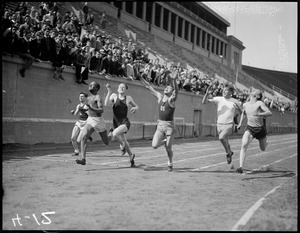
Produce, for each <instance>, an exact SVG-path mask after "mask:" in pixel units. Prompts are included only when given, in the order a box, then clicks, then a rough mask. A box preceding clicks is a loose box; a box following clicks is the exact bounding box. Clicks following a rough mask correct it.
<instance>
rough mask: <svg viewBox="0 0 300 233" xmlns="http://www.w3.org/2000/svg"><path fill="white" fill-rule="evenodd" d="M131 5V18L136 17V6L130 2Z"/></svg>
mask: <svg viewBox="0 0 300 233" xmlns="http://www.w3.org/2000/svg"><path fill="white" fill-rule="evenodd" d="M132 3H133V5H132V8H133V9H132V15H133V16H136V5H137V3H136V2H132Z"/></svg>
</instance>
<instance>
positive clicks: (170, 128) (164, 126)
mask: <svg viewBox="0 0 300 233" xmlns="http://www.w3.org/2000/svg"><path fill="white" fill-rule="evenodd" d="M156 130H158V131H160V132H162V133H164V134H166V136H171V135H172V134H173V133H174V121H162V120H158V121H157V128H156Z"/></svg>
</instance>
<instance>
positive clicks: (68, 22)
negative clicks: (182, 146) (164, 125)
mask: <svg viewBox="0 0 300 233" xmlns="http://www.w3.org/2000/svg"><path fill="white" fill-rule="evenodd" d="M106 24H107V17H106V13H105V12H103V13H102V15H101V16H100V25H97V27H96V25H95V24H94V16H93V14H92V13H90V11H89V7H88V3H87V2H86V3H84V5H83V7H82V17H79V16H78V15H75V14H74V13H73V12H70V11H67V12H66V13H65V14H62V15H61V14H60V9H59V6H58V4H57V2H41V3H40V4H39V6H38V7H37V8H36V7H35V6H31V7H30V6H29V5H28V3H27V2H21V3H20V4H19V5H18V6H17V7H16V8H15V9H14V10H12V9H5V10H4V14H3V16H2V28H1V30H2V35H3V42H4V46H3V51H4V52H6V53H9V54H12V55H13V54H16V55H19V56H20V57H21V58H23V59H24V61H25V64H24V66H23V67H22V68H21V69H20V70H19V73H20V74H21V76H22V77H25V71H26V70H27V69H28V68H29V67H30V66H31V65H32V63H33V62H34V61H36V62H49V63H51V64H52V65H53V69H54V73H53V78H55V79H61V80H64V76H63V69H64V68H65V67H66V66H70V67H73V68H74V69H75V72H74V73H75V82H76V83H78V84H87V82H86V81H87V80H88V75H89V74H99V75H104V76H105V77H106V78H108V79H109V78H110V77H119V78H125V79H129V80H132V81H135V80H138V79H139V77H140V75H143V77H144V78H146V79H147V80H148V81H149V82H150V83H153V85H156V86H166V85H167V84H168V83H169V82H170V76H169V74H170V73H171V72H170V68H171V67H173V68H174V67H176V68H177V69H178V71H179V79H178V80H177V82H178V86H179V89H180V90H182V91H187V92H192V93H195V94H197V95H204V94H205V92H206V89H207V87H208V86H210V85H212V86H213V88H212V91H211V94H212V95H213V96H222V92H223V88H224V82H222V81H221V80H218V79H216V78H213V77H209V76H208V75H206V74H204V73H203V72H199V70H196V69H187V68H183V67H182V66H181V65H180V63H178V64H175V63H171V64H168V63H167V62H162V63H161V62H160V60H159V59H158V58H157V59H151V60H150V59H149V54H148V53H147V51H146V50H145V47H143V46H140V47H139V48H138V45H137V43H136V42H135V41H133V40H132V39H130V38H124V39H123V38H122V37H118V38H113V37H112V36H110V35H107V34H106V33H105V32H104V31H103V30H99V28H101V29H105V28H106ZM99 26H100V27H99ZM233 98H236V99H238V100H240V101H241V102H242V103H244V102H245V101H247V99H248V93H247V91H245V90H244V91H240V90H238V89H237V88H236V91H235V93H234V94H233ZM274 102H275V104H274V105H273V106H275V107H277V108H278V109H280V111H282V109H284V110H285V111H288V110H289V109H290V106H287V105H284V104H283V103H280V102H278V101H274ZM265 103H267V104H268V101H267V100H266V101H265Z"/></svg>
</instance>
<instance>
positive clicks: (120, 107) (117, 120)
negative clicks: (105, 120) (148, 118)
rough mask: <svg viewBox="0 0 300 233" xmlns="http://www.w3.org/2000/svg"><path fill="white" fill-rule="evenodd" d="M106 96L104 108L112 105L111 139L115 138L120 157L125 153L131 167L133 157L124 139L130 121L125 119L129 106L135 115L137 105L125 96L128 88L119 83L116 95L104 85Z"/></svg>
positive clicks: (107, 85) (129, 97)
mask: <svg viewBox="0 0 300 233" xmlns="http://www.w3.org/2000/svg"><path fill="white" fill-rule="evenodd" d="M106 88H107V91H108V92H107V95H106V98H105V106H109V105H111V104H113V106H112V108H113V127H114V130H113V132H112V138H116V139H117V141H118V142H119V144H120V148H121V151H122V155H124V154H125V153H126V151H127V153H128V155H129V159H130V163H131V167H133V166H134V157H135V155H134V154H132V152H131V149H130V146H129V143H128V141H127V139H126V135H125V134H126V133H127V132H128V130H129V128H130V121H129V119H128V117H127V112H128V108H129V106H132V108H131V109H130V112H131V113H135V111H136V110H138V108H139V107H138V105H137V104H136V103H135V102H134V101H133V99H132V97H131V96H129V95H125V94H126V92H127V90H128V86H127V85H126V84H125V83H120V84H119V87H118V94H116V93H112V90H111V85H110V84H109V83H107V84H106Z"/></svg>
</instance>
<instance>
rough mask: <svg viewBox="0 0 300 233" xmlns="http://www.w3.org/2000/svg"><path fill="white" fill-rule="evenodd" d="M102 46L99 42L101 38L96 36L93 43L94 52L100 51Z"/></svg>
mask: <svg viewBox="0 0 300 233" xmlns="http://www.w3.org/2000/svg"><path fill="white" fill-rule="evenodd" d="M102 46H103V44H102V41H101V36H100V35H96V41H95V51H100V49H101V48H102Z"/></svg>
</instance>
